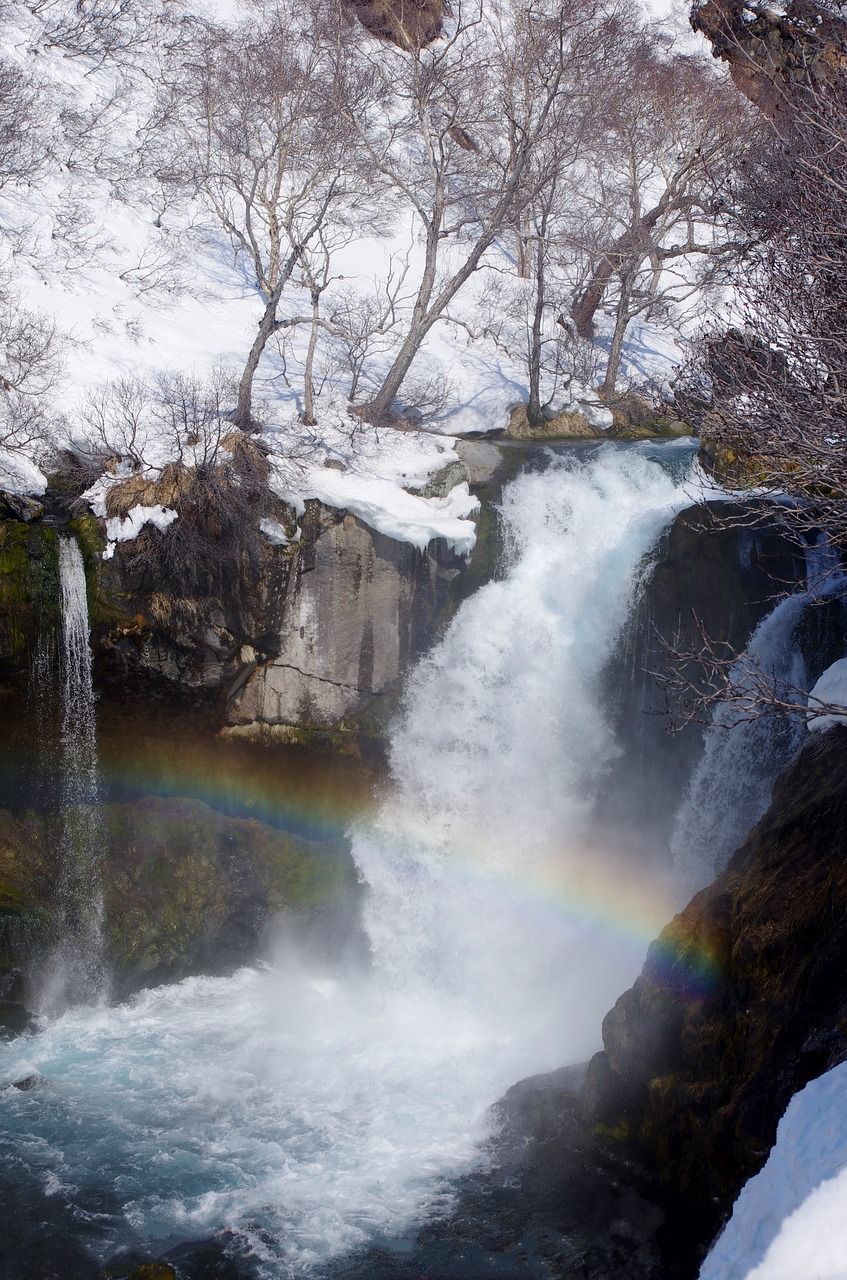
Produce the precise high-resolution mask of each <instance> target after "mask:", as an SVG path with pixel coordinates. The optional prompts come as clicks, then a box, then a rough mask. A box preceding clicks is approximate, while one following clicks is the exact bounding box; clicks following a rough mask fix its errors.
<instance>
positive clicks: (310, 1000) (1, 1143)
mask: <svg viewBox="0 0 847 1280" xmlns="http://www.w3.org/2000/svg"><path fill="white" fill-rule="evenodd" d="M674 456H675V457H677V458H678V459H679V458H682V457H683V454H682V453H681V452H680V451H678V450H677V451H674V450H672V449H669V450H668V451H667V452H666V457H667V458H671V457H674ZM689 460H690V455H689ZM686 503H687V498H686V494H685V490H684V486H683V484H682V483H681V482H679V481H677V480H675V479H674V478H672V475H671V474H670V473H669V470H668V469H667V468H666V467H663V466H662V465H660V464H659V463H658V462H657V461H655V460H653V459H651V457H650V456H649V454H648V452H647V451H646V450H641V449H635V448H631V447H630V448H626V449H621V448H616V447H614V446H605V447H603V448H602V449H598V450H596V451H593V452H592V453H591V454H590V455H585V456H584V457H583V460H582V461H580V460H579V457H578V456H577V455H574V454H571V455H570V456H569V458H568V459H567V460H564V459H559V460H555V459H554V460H551V461H550V462H549V465H548V466H547V467H546V469H545V470H543V471H537V472H534V473H528V474H524V475H522V476H520V477H519V478H518V479H517V480H516V481H514V482H513V483H512V484H511V485H510V486H509V488H508V490H507V491H506V493H505V495H504V499H503V516H504V521H505V525H506V529H507V533H508V541H509V547H510V550H509V557H508V565H507V572H506V573H505V576H504V577H503V579H502V580H501V581H496V582H493V583H491V584H489V585H488V586H487V587H485V588H483V589H482V590H481V591H480V592H478V593H477V594H476V595H475V596H473V597H472V598H471V599H470V600H468V601H467V602H466V603H465V604H464V605H463V606H462V608H461V610H460V612H459V613H458V615H457V616H456V618H455V619H454V621H453V624H452V625H451V627H450V629H449V631H448V633H447V635H446V636H445V638H444V640H443V641H442V642H441V644H439V645H438V646H437V647H436V648H435V650H434V651H433V652H432V654H431V655H430V656H429V657H428V658H427V659H425V661H424V662H423V663H422V664H421V666H420V668H419V669H418V670H417V672H416V673H415V674H414V675H413V677H412V679H411V681H410V683H409V687H408V691H407V694H406V698H405V703H404V709H403V713H402V715H401V717H400V720H399V723H398V725H397V727H396V729H395V731H394V734H393V737H392V749H391V763H392V783H391V787H390V790H389V791H388V793H387V795H386V796H385V798H384V801H383V803H382V805H381V807H380V810H379V813H378V816H377V818H376V819H375V820H374V822H373V824H372V826H371V827H370V828H369V829H368V830H361V831H359V832H357V833H355V835H354V840H353V850H354V856H355V858H356V861H357V863H358V866H359V868H360V872H361V875H362V878H363V880H364V882H365V884H366V887H367V901H366V907H365V919H364V924H365V928H366V930H367V934H368V937H369V940H370V945H371V951H372V956H373V964H372V967H371V968H370V969H369V971H368V972H367V973H361V974H356V973H350V972H345V973H342V974H339V973H337V972H336V973H334V972H327V971H326V970H325V969H322V968H321V966H320V964H318V963H317V962H315V961H313V960H310V959H309V958H308V957H307V956H303V955H300V956H299V957H291V956H289V957H287V958H286V959H285V960H282V959H281V960H280V961H279V963H278V964H277V965H276V966H274V967H272V968H270V969H268V970H243V971H241V972H240V973H238V974H236V975H235V976H234V977H232V978H226V979H222V978H221V979H212V978H207V979H190V980H188V981H186V982H183V983H181V984H179V985H177V986H174V987H163V988H159V989H157V990H153V991H149V992H146V993H143V994H141V995H140V996H138V997H137V998H136V999H135V1000H133V1001H132V1002H130V1003H128V1004H125V1005H122V1006H119V1007H117V1008H113V1009H107V1008H102V1007H101V1008H95V1009H91V1008H77V1009H74V1010H71V1011H69V1012H68V1013H67V1014H65V1015H64V1016H63V1017H62V1018H60V1019H58V1020H57V1021H56V1022H55V1023H53V1024H52V1025H51V1026H49V1027H47V1028H46V1030H45V1031H44V1032H43V1033H42V1034H41V1035H40V1036H38V1037H37V1038H35V1039H32V1040H29V1041H17V1042H15V1043H14V1044H12V1045H10V1046H5V1047H2V1048H0V1073H2V1077H4V1078H6V1079H15V1078H17V1077H19V1076H24V1075H28V1074H32V1073H36V1072H37V1073H40V1074H41V1075H43V1076H44V1077H46V1078H47V1080H48V1081H49V1085H47V1086H45V1087H44V1089H42V1090H33V1091H32V1092H31V1093H18V1092H17V1091H15V1090H12V1091H10V1095H11V1096H9V1097H8V1107H7V1112H8V1115H7V1130H6V1134H5V1135H0V1158H4V1159H5V1160H6V1161H7V1166H8V1167H9V1168H10V1169H15V1168H19V1167H20V1165H21V1162H22V1161H25V1162H26V1164H27V1166H28V1168H29V1169H30V1171H32V1170H35V1171H36V1174H37V1176H38V1178H39V1179H40V1180H41V1181H42V1184H43V1186H44V1188H45V1189H46V1190H47V1191H48V1192H49V1194H50V1195H51V1196H56V1197H59V1198H60V1200H61V1202H62V1204H65V1205H67V1207H68V1210H69V1212H72V1213H73V1214H74V1215H75V1217H81V1215H88V1216H87V1218H86V1221H87V1222H88V1223H89V1230H90V1232H92V1233H93V1234H94V1237H95V1239H96V1247H97V1250H98V1252H99V1253H100V1255H101V1256H103V1257H106V1256H108V1255H109V1254H110V1252H111V1251H113V1250H114V1249H115V1248H117V1247H119V1246H122V1245H127V1246H131V1245H136V1244H143V1245H144V1247H145V1248H147V1249H149V1250H151V1251H153V1252H159V1253H161V1252H162V1251H164V1249H165V1248H166V1247H167V1246H168V1245H169V1244H172V1243H174V1242H175V1241H179V1240H184V1239H186V1238H192V1237H194V1238H202V1237H203V1236H207V1235H209V1234H211V1233H213V1232H216V1231H220V1230H222V1229H224V1228H227V1227H228V1228H231V1229H232V1230H234V1231H235V1232H236V1233H237V1235H238V1237H239V1239H240V1240H242V1241H243V1242H244V1248H245V1249H246V1250H247V1251H249V1253H250V1256H251V1258H252V1264H251V1265H252V1266H253V1267H254V1268H255V1270H256V1271H257V1274H261V1275H265V1276H268V1277H281V1276H290V1275H298V1274H303V1273H304V1272H307V1271H308V1270H309V1269H310V1268H311V1267H313V1266H315V1265H316V1264H319V1263H320V1262H321V1260H325V1259H327V1258H329V1257H331V1256H332V1255H334V1254H337V1253H339V1252H342V1251H345V1250H349V1249H351V1248H353V1247H355V1246H357V1245H361V1244H365V1243H367V1242H368V1241H373V1240H375V1239H379V1238H380V1237H384V1236H391V1235H394V1234H396V1233H398V1232H401V1231H402V1230H403V1229H404V1228H405V1227H406V1226H407V1225H408V1224H409V1223H410V1222H411V1221H413V1220H414V1219H415V1218H416V1217H419V1216H420V1215H422V1214H425V1213H428V1212H433V1211H435V1210H437V1209H438V1208H439V1207H440V1206H442V1205H443V1204H444V1203H445V1198H446V1197H447V1196H448V1195H449V1179H450V1178H451V1177H452V1176H455V1175H457V1174H459V1173H461V1172H462V1171H464V1170H466V1169H468V1168H469V1167H471V1166H472V1164H473V1163H474V1162H475V1161H478V1160H479V1159H481V1158H482V1157H481V1154H480V1144H481V1143H482V1141H483V1140H484V1138H485V1137H486V1134H487V1133H488V1132H489V1125H490V1123H491V1120H490V1116H489V1114H488V1107H489V1105H490V1104H491V1103H492V1102H493V1101H494V1100H495V1099H496V1098H497V1097H498V1095H499V1094H500V1093H502V1091H503V1090H504V1089H505V1087H507V1086H508V1085H509V1084H511V1083H513V1082H514V1081H515V1080H516V1079H517V1078H518V1077H519V1076H521V1075H525V1074H527V1073H529V1072H532V1071H538V1070H542V1069H544V1068H547V1067H552V1066H557V1065H561V1064H562V1063H564V1062H567V1061H574V1060H578V1059H580V1058H584V1057H585V1056H586V1055H587V1054H588V1053H589V1052H590V1051H592V1050H593V1049H594V1048H596V1047H598V1046H599V1024H600V1018H601V1016H602V1014H603V1012H605V1009H606V1008H607V1007H608V1005H609V1004H610V1003H611V1001H612V1000H613V999H614V998H615V996H617V994H619V992H620V991H621V990H622V989H623V988H624V987H626V986H627V985H628V983H629V982H630V981H631V979H632V978H633V977H634V976H635V974H636V973H637V971H638V969H639V967H640V965H641V963H642V960H643V955H644V950H645V947H646V943H647V941H648V940H649V938H650V937H651V936H652V935H653V933H654V932H655V930H656V928H657V927H658V926H659V925H660V924H662V923H664V920H665V918H666V914H667V910H668V906H667V902H666V901H665V900H664V898H663V897H662V894H661V890H660V887H659V886H657V885H656V884H655V883H651V882H645V881H644V880H643V879H642V878H641V877H640V876H639V873H638V869H637V868H632V867H626V866H623V865H622V864H621V861H620V859H619V858H618V857H617V856H616V854H615V851H614V850H610V849H601V848H596V847H593V846H592V839H591V831H590V811H591V807H592V803H593V800H594V798H595V796H596V794H597V790H598V788H599V787H601V786H602V785H603V778H604V771H605V769H606V767H607V765H608V763H609V761H610V760H611V759H612V758H613V756H614V753H615V751H616V746H615V742H614V737H613V734H612V732H611V730H610V728H609V725H608V723H607V720H606V717H605V715H604V712H603V709H602V706H601V697H600V684H601V679H600V677H601V672H602V668H603V665H604V663H605V661H606V659H607V657H608V656H609V654H610V652H611V650H612V648H613V646H614V644H615V641H616V637H617V635H618V633H619V630H620V628H621V626H622V625H623V622H624V620H625V618H626V614H627V610H628V607H629V604H630V600H631V597H632V593H633V591H634V589H635V586H636V584H637V582H638V579H639V575H640V572H641V565H642V560H643V557H644V555H645V553H646V552H647V551H648V550H649V549H650V547H651V545H652V544H653V542H654V541H655V539H656V538H657V536H658V534H659V532H660V530H661V528H662V527H663V525H664V524H665V523H666V522H667V521H668V520H669V519H670V518H671V516H672V514H673V513H674V511H675V510H677V509H678V508H679V507H681V506H684V505H686ZM91 1206H96V1214H97V1217H96V1224H95V1226H91V1223H92V1221H93V1219H92V1216H91V1215H92V1212H93V1210H92V1208H91Z"/></svg>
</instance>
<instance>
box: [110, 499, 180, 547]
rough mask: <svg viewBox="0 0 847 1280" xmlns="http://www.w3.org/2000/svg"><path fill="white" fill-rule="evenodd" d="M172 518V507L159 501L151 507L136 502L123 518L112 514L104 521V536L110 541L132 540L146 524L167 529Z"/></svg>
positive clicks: (173, 517) (173, 518) (173, 514)
mask: <svg viewBox="0 0 847 1280" xmlns="http://www.w3.org/2000/svg"><path fill="white" fill-rule="evenodd" d="M174 520H176V512H175V511H174V510H173V508H172V507H163V506H162V504H161V503H159V502H157V503H156V504H155V506H152V507H144V506H141V505H140V504H136V506H134V507H130V509H129V511H128V512H127V513H126V517H125V518H124V519H121V517H120V516H112V517H111V518H110V519H109V520H107V521H106V537H107V538H108V539H109V541H110V542H132V540H133V538H137V537H138V535H139V533H140V532H141V530H142V529H143V528H144V526H145V525H146V524H152V525H153V526H154V528H156V529H167V527H168V525H169V524H173V522H174Z"/></svg>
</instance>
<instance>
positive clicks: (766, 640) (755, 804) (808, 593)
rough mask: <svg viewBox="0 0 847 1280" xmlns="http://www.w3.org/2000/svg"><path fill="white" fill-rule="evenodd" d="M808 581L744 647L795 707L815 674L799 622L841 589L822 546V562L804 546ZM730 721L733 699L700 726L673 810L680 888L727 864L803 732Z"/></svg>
mask: <svg viewBox="0 0 847 1280" xmlns="http://www.w3.org/2000/svg"><path fill="white" fill-rule="evenodd" d="M807 581H808V582H809V584H810V586H809V588H808V589H807V590H805V591H800V592H797V593H796V594H795V595H791V596H788V597H786V599H784V600H781V601H780V602H779V603H778V604H777V605H776V606H775V607H774V609H773V610H772V611H771V612H770V613H769V614H768V615H767V617H765V618H763V619H762V621H761V622H760V623H759V625H758V627H757V628H756V630H755V631H754V632H753V635H752V636H751V637H750V641H749V643H748V645H747V654H748V655H749V658H750V659H751V660H752V661H753V662H755V663H756V665H757V667H758V670H759V671H761V672H762V673H763V674H764V675H765V676H767V677H769V678H770V679H771V680H772V681H773V687H774V691H775V693H776V694H777V695H778V696H779V697H780V698H781V699H782V700H783V701H786V702H790V701H796V702H797V705H798V709H801V708H802V705H803V704H802V701H801V699H800V698H799V696H798V695H797V694H796V693H795V692H794V691H796V690H802V689H808V688H810V686H811V685H812V684H813V683H814V679H815V678H816V677H815V676H813V675H812V674H811V673H809V672H808V671H807V670H806V665H805V663H804V660H803V656H802V653H801V652H800V649H799V647H798V644H797V635H796V632H797V627H798V624H799V623H800V621H801V618H802V616H803V613H804V611H805V610H806V609H808V608H809V607H810V603H811V602H812V601H813V600H815V601H818V602H820V601H821V600H823V599H826V598H827V597H830V596H833V597H840V596H843V595H844V593H845V591H847V581H845V579H844V577H843V576H842V575H841V574H840V573H839V572H838V571H837V568H836V564H835V562H834V561H833V559H832V557H831V556H830V555H829V554H828V552H827V551H825V552H824V558H823V559H822V557H821V556H820V555H818V554H816V552H815V549H814V548H811V549H810V551H809V554H808V556H807ZM812 607H814V606H812ZM747 662H748V659H747V658H742V659H741V660H740V661H739V663H738V665H737V666H736V668H735V669H734V671H733V681H734V683H735V684H736V685H737V687H738V688H739V689H743V688H744V687H745V684H748V685H749V683H750V676H749V674H746V673H747V671H748V667H747V665H746V664H747ZM818 674H819V673H818ZM734 720H735V712H734V710H733V707H732V705H731V704H727V705H720V706H719V707H718V708H717V710H716V712H715V715H714V719H713V723H712V724H711V725H710V726H709V727H708V728H707V729H706V731H705V742H704V752H703V756H702V758H701V760H700V762H699V764H698V766H697V768H696V769H695V770H694V773H693V775H692V777H691V780H690V782H689V785H688V789H687V791H686V794H685V796H684V797H683V800H682V803H681V804H680V807H679V810H678V812H677V816H676V822H675V825H674V832H673V836H672V839H671V851H672V854H673V859H674V865H675V869H676V873H677V877H678V879H679V882H680V886H681V887H682V888H683V889H684V890H686V891H687V892H691V893H693V892H694V891H695V890H697V889H701V888H702V887H703V886H704V885H706V884H708V883H709V882H710V881H711V880H713V879H714V877H715V875H716V874H717V872H718V871H720V870H721V869H722V867H724V866H725V865H726V862H727V859H728V858H729V857H730V855H731V854H732V853H733V852H734V850H735V849H736V848H737V847H738V845H739V844H740V843H741V841H742V840H743V839H744V837H745V836H746V835H747V832H748V831H749V830H750V829H751V827H752V826H753V824H754V823H755V822H757V821H758V819H759V818H760V817H761V816H762V814H763V813H764V812H765V810H766V809H767V807H768V805H769V804H770V798H771V791H772V790H773V784H774V782H775V781H776V778H777V775H778V774H779V772H780V770H781V769H783V768H784V767H785V765H786V763H787V762H788V760H789V759H790V757H791V755H792V754H793V753H794V751H796V750H797V748H798V747H799V746H800V744H801V742H802V741H803V738H804V737H805V734H806V727H805V720H804V718H803V716H802V714H798V715H797V716H796V717H791V718H789V717H788V716H787V715H780V716H775V717H772V716H768V717H762V718H759V719H752V720H749V721H747V722H745V723H741V724H734ZM733 724H734V727H732V728H728V727H727V726H732V725H733Z"/></svg>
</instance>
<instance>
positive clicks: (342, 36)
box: [171, 0, 367, 430]
mask: <svg viewBox="0 0 847 1280" xmlns="http://www.w3.org/2000/svg"><path fill="white" fill-rule="evenodd" d="M340 22H341V19H340V16H339V12H338V10H337V8H336V7H335V6H334V5H333V4H332V3H330V2H329V0H327V2H325V0H307V3H305V4H303V5H299V6H297V7H295V6H294V4H293V3H286V0H283V2H282V3H280V4H277V5H273V6H261V7H260V8H259V9H258V13H257V14H255V15H251V21H250V25H249V28H248V29H245V28H241V29H239V30H238V31H236V32H235V33H233V34H227V33H223V32H215V31H213V32H210V33H209V34H208V35H207V36H206V38H205V39H204V40H203V41H202V42H201V43H200V47H199V49H198V51H197V55H196V58H195V60H193V61H192V63H191V64H190V65H189V66H188V67H187V68H186V69H185V71H184V73H183V74H182V76H181V77H180V79H179V83H178V84H176V85H175V86H173V91H172V95H171V104H172V113H173V115H174V116H175V118H176V120H177V127H178V133H179V136H180V137H181V139H182V140H183V142H184V143H185V144H187V146H188V148H189V153H190V158H191V166H192V169H193V173H194V177H195V181H196V183H197V185H198V187H199V188H200V190H201V192H202V193H203V195H204V196H205V198H206V200H207V202H208V205H209V207H210V208H211V210H212V211H213V213H214V215H215V217H216V219H217V221H218V224H219V225H220V226H221V227H222V229H223V230H224V232H225V233H226V235H227V236H228V237H229V239H230V242H231V243H232V246H233V248H234V250H235V252H236V254H237V256H238V257H239V258H240V259H241V261H242V262H244V263H245V265H246V266H247V269H248V270H249V272H250V274H251V276H252V279H253V282H254V285H255V288H256V290H257V292H258V294H259V296H260V298H261V300H262V304H263V306H262V313H261V316H260V319H259V323H258V328H257V332H256V336H255V339H254V340H253V343H252V345H251V348H250V351H249V353H248V355H247V359H246V362H245V366H244V370H243V373H242V375H241V378H240V382H239V387H238V398H237V406H236V411H235V421H236V423H237V425H238V426H239V427H241V428H242V429H244V430H248V429H250V428H251V427H252V426H253V407H252V405H253V382H254V378H255V375H256V371H257V369H258V367H259V362H260V360H261V358H262V356H263V354H264V352H265V349H266V347H267V345H268V342H269V341H270V339H271V338H272V337H273V336H274V335H275V334H278V333H279V332H280V331H281V330H283V329H285V328H287V327H290V325H291V324H292V323H293V321H292V320H290V319H287V318H286V317H285V316H283V315H282V314H281V313H280V302H281V300H282V297H283V293H284V291H285V289H286V287H287V286H288V285H289V283H290V282H291V280H292V277H293V275H294V273H295V270H296V269H297V267H298V264H299V263H301V261H302V260H303V258H304V255H305V253H306V250H307V249H308V247H309V246H310V244H312V242H313V241H315V239H316V237H318V236H319V235H320V234H321V233H322V232H323V231H324V230H325V229H326V228H327V226H328V225H331V224H333V223H339V222H343V221H344V220H345V219H350V218H352V217H353V216H354V215H355V214H356V212H357V211H358V212H359V213H361V211H362V209H363V208H364V206H365V205H366V204H367V199H366V195H365V193H364V190H363V185H362V183H361V182H360V181H359V180H358V179H357V177H356V173H355V164H354V162H353V159H352V155H351V150H352V149H351V139H352V137H353V134H352V132H351V130H350V128H349V126H348V124H347V120H348V112H347V108H348V106H349V102H350V98H351V95H352V92H353V88H352V85H353V81H354V79H355V78H356V75H354V72H355V71H356V69H355V65H354V57H353V51H354V48H355V42H354V41H353V39H352V37H351V36H350V35H349V33H346V32H345V33H342V30H341V26H340ZM357 74H358V73H357ZM192 86H193V87H192Z"/></svg>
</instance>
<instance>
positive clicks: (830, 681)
mask: <svg viewBox="0 0 847 1280" xmlns="http://www.w3.org/2000/svg"><path fill="white" fill-rule="evenodd" d="M821 703H824V704H826V705H827V706H832V707H843V708H844V714H843V715H841V714H839V713H838V712H833V713H832V714H829V715H815V714H814V708H815V707H817V706H820V704H821ZM845 720H847V658H839V660H838V661H837V662H833V664H832V666H831V667H827V669H826V671H824V673H823V675H822V676H821V677H820V679H819V680H818V682H817V683H816V684H815V686H814V688H812V689H811V691H810V692H809V710H808V711H807V713H806V728H807V729H808V730H809V732H810V733H819V732H821V731H822V730H824V729H830V728H832V726H833V725H835V724H843V723H844V721H845ZM845 1275H847V1270H845Z"/></svg>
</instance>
